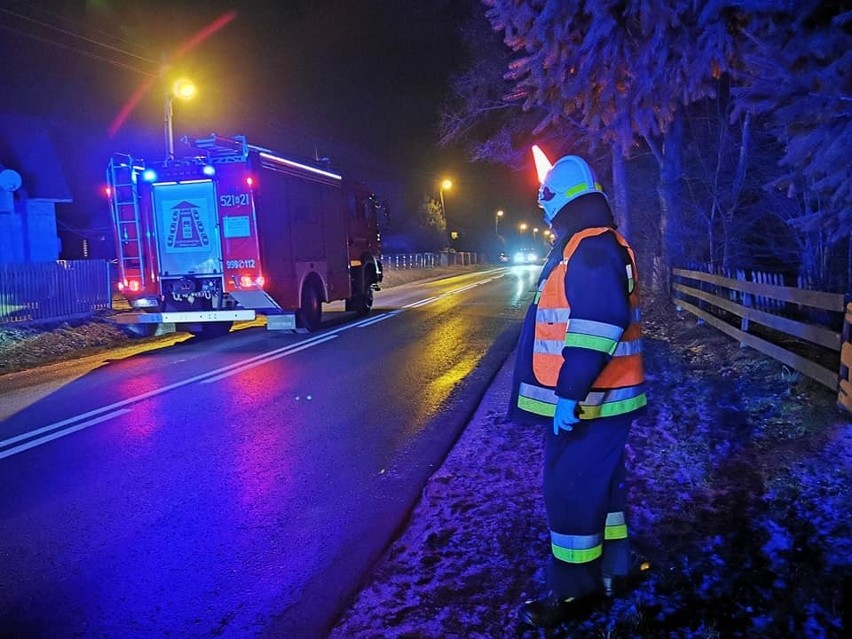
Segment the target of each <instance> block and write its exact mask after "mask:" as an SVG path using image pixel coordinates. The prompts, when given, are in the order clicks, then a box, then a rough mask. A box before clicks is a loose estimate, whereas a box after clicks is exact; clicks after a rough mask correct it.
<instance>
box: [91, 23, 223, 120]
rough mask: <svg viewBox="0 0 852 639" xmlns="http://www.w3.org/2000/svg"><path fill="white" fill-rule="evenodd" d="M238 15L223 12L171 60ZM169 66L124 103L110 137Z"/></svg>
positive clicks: (190, 39) (183, 45)
mask: <svg viewBox="0 0 852 639" xmlns="http://www.w3.org/2000/svg"><path fill="white" fill-rule="evenodd" d="M236 17H237V12H236V11H233V10H232V11H228V12H226V13H223V14H222V15H221V16H219V17H218V18H216V19H215V20H214V21H213V22H211V23H210V24H208V25H207V26H206V27H204V28H203V29H201V30H200V31H198V33H196V34H194V35H193V36H192V37H190V38H189V40H187V41H186V42H184V43H183V44H182V45H180V46H179V47H178V48H177V50H176V51H175V53H174V55H173V56H172V58H171V61H173V62H174V61H177V60H180V59H181V58H182V57H183V56H185V55H186V54H187V53H189V52H190V51H192V50H193V49H194V48H195V47H197V46H198V45H199V44H201V43H202V42H204V41H205V40H206V39H207V38H209V37H210V36H212V35H213V34H215V33H216V32H217V31H219V30H220V29H222V28H223V27H224V26H225V25H227V24H228V23H230V22H232V21H233V20H234V19H235V18H236ZM168 68H169V67H168V65H164V66H163V68H162V69H161V70H160V76H159V77H151V78H148V79H146V80H145V81H144V82H143V83H142V84H141V85H140V86H139V88H138V89H136V91H134V93H133V95H131V96H130V99H129V100H128V101H127V102H126V103H125V104H124V106H122V107H121V109H120V110H119V112H118V115H116V116H115V119H114V120H113V121H112V123H111V124H110V125H109V129H107V132H108V133H109V136H110V137H113V136H115V134H116V133H118V130H119V129H120V128H121V126H122V125H123V124H124V122H125V120H127V118H128V117H129V116H130V114H131V113H132V112H133V110H134V109H135V108H136V105H137V104H139V102H140V101H141V100H142V98H143V97H144V95H145V94H146V93H148V91H149V90H150V89H151V87H152V86H153V85H154V83H155V82H159V81H160V80H161V78H162V76H163V75H165V73H166V71H167V70H168Z"/></svg>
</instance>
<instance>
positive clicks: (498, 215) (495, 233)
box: [494, 211, 503, 237]
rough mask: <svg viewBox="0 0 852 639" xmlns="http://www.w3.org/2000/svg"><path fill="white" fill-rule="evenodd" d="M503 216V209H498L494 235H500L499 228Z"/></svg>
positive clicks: (495, 216) (495, 217)
mask: <svg viewBox="0 0 852 639" xmlns="http://www.w3.org/2000/svg"><path fill="white" fill-rule="evenodd" d="M501 217H503V211H497V213H496V214H495V215H494V235H496V236H497V237H500V231H499V230H498V225H499V224H500V218H501Z"/></svg>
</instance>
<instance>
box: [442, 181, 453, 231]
mask: <svg viewBox="0 0 852 639" xmlns="http://www.w3.org/2000/svg"><path fill="white" fill-rule="evenodd" d="M451 188H453V181H452V180H442V181H441V188H440V191H439V192H440V194H441V214H442V215H443V216H444V222H445V223H446V225H447V232H448V235H447V238H448V239H447V245H448V246H449V245H450V244H451V241H450V236H449V230H450V221H449V219H447V208H446V207H445V206H444V191H449V190H450V189H451Z"/></svg>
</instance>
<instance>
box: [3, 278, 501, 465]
mask: <svg viewBox="0 0 852 639" xmlns="http://www.w3.org/2000/svg"><path fill="white" fill-rule="evenodd" d="M489 272H491V271H489ZM503 276H504V274H500V275H497V276H494V277H490V278H488V279H485V280H482V281H480V282H477V283H476V284H469V285H467V286H463V287H460V288H457V289H453V290H451V291H447V292H446V293H443V294H441V295H438V296H436V297H429V298H426V299H423V300H420V301H417V302H412V303H411V304H407V305H406V306H403V307H402V308H401V309H399V310H396V311H391V312H388V313H384V314H382V315H378V316H376V317H370V318H367V319H364V320H361V321H360V322H355V323H353V324H349V325H347V326H343V327H340V328H337V329H335V330H334V331H331V332H329V333H325V334H323V335H318V336H316V337H312V338H308V339H307V340H304V341H302V342H299V343H297V344H291V345H289V346H283V347H281V348H278V349H275V350H273V351H270V352H268V353H262V354H261V355H255V356H254V357H249V358H247V359H244V360H242V361H239V362H235V363H233V364H229V365H228V366H223V367H221V368H217V369H215V370H212V371H207V372H206V373H202V374H200V375H195V376H193V377H190V378H187V379H185V380H183V381H180V382H175V383H174V384H167V385H166V386H163V387H161V388H156V389H154V390H151V391H148V392H146V393H142V394H141V395H136V396H134V397H129V398H127V399H123V400H121V401H118V402H114V403H112V404H109V405H107V406H102V407H101V408H95V409H94V410H90V411H88V412H86V413H83V414H81V415H75V416H74V417H69V418H67V419H63V420H61V421H58V422H54V423H53V424H48V425H47V426H42V427H41V428H38V429H36V430H33V431H29V432H26V433H22V434H20V435H16V436H14V437H10V438H8V439H5V440H3V441H0V449H5V450H0V459H4V458H6V457H11V456H12V455H15V454H17V453H20V452H23V451H25V450H29V449H30V448H34V447H36V446H40V445H42V444H46V443H47V442H50V441H53V440H54V439H59V438H60V437H64V436H65V435H70V434H71V433H75V432H77V431H79V430H83V429H84V428H88V427H89V426H92V425H94V424H99V423H101V422H105V421H107V420H110V419H113V418H114V417H118V416H120V415H123V414H125V413H129V412H130V411H131V409H129V408H122V407H123V406H128V405H131V404H136V403H138V402H141V401H143V400H145V399H149V398H151V397H156V396H157V395H162V394H163V393H167V392H169V391H172V390H175V389H177V388H181V387H183V386H187V385H189V384H193V383H195V382H200V383H202V384H209V383H212V382H216V381H219V380H221V379H224V378H226V377H230V376H231V375H235V374H237V373H241V372H243V371H246V370H249V369H252V368H255V367H257V366H260V365H262V364H266V363H267V362H271V361H274V360H276V359H280V358H282V357H286V356H287V355H291V354H293V353H298V352H299V351H303V350H306V349H308V348H311V347H312V346H317V345H319V344H322V343H325V342H328V341H331V340H333V339H335V338H337V337H338V336H339V334H340V333H342V332H343V331H346V330H349V329H350V328H363V327H365V326H370V325H372V324H376V323H378V322H382V321H384V320H386V319H391V318H393V317H396V316H397V315H399V314H400V313H402V312H403V311H404V310H406V309H411V308H419V307H421V306H425V305H427V304H431V303H432V302H435V301H437V300H440V299H443V298H445V297H449V296H450V295H456V294H458V293H461V292H463V291H467V290H469V289H472V288H474V287H476V286H480V285H482V284H487V283H488V282H491V281H493V280H496V279H499V278H501V277H503ZM177 361H183V360H177ZM110 411H111V412H110ZM80 420H85V421H82V422H81V421H80ZM65 426H68V428H63V427H65ZM46 433H49V434H46ZM39 435H44V437H39ZM27 440H28V441H27ZM23 441H26V443H23V444H21V445H20V446H15V447H14V448H9V446H12V445H13V444H16V443H18V442H23Z"/></svg>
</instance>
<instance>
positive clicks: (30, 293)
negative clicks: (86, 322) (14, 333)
mask: <svg viewBox="0 0 852 639" xmlns="http://www.w3.org/2000/svg"><path fill="white" fill-rule="evenodd" d="M110 303H111V293H110V266H109V262H107V261H106V260H57V261H55V262H32V263H26V264H0V324H13V323H21V322H49V321H59V320H66V319H73V318H75V317H85V316H87V315H91V314H92V313H94V312H97V311H102V310H109V308H110Z"/></svg>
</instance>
